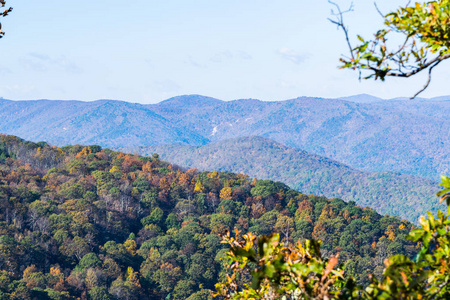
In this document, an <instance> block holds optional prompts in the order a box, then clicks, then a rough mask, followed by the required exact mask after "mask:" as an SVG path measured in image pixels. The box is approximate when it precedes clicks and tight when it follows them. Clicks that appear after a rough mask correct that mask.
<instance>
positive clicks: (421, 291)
mask: <svg viewBox="0 0 450 300" xmlns="http://www.w3.org/2000/svg"><path fill="white" fill-rule="evenodd" d="M441 185H442V186H443V187H444V190H442V191H441V192H439V193H438V194H437V195H438V196H440V197H441V199H440V201H441V202H443V201H446V203H447V206H448V211H447V213H445V214H444V213H443V212H442V211H441V210H439V211H438V213H437V216H433V214H431V213H429V212H428V213H427V218H425V217H421V218H420V221H419V223H420V228H416V229H412V230H411V231H410V233H409V235H408V239H409V240H411V241H413V242H416V243H417V244H418V245H420V250H419V253H418V254H417V255H416V257H415V258H414V260H412V259H410V258H409V257H408V256H405V255H392V256H391V257H389V258H387V259H386V260H385V261H384V264H385V266H386V268H385V269H384V271H383V275H382V279H381V280H380V279H377V278H376V277H375V276H371V277H370V283H369V285H368V286H367V287H362V286H358V285H356V284H355V281H354V279H353V278H351V277H350V276H347V275H346V274H345V273H344V271H343V270H342V269H340V267H339V266H338V255H336V256H334V257H331V258H330V259H329V260H328V261H327V260H326V259H324V258H322V255H321V253H320V249H319V248H320V244H321V242H320V241H315V240H305V241H304V242H303V244H302V243H297V245H295V246H292V245H290V246H283V245H282V244H281V243H280V237H279V235H278V234H271V235H269V236H262V237H260V238H259V239H257V237H256V236H255V235H253V234H252V233H248V234H246V235H243V236H241V235H240V232H239V231H238V230H235V231H236V234H235V237H232V236H231V235H230V233H227V234H225V235H224V236H223V241H222V242H223V243H226V244H229V245H230V250H229V251H228V252H227V254H226V256H225V259H226V260H228V263H227V264H226V265H227V266H228V268H229V269H230V271H231V275H227V277H226V279H225V280H224V281H222V282H219V283H217V284H216V289H217V294H216V295H217V296H219V295H220V296H223V297H225V298H226V299H281V298H283V299H373V300H375V299H411V300H412V299H450V232H449V230H448V228H449V225H450V178H448V177H446V176H442V183H441ZM390 229H392V228H390ZM384 240H385V241H387V240H388V239H386V238H384ZM352 263H353V262H352V261H349V264H348V269H351V268H352ZM245 274H250V275H251V277H252V280H251V285H249V284H245V283H244V284H240V283H239V276H242V275H245Z"/></svg>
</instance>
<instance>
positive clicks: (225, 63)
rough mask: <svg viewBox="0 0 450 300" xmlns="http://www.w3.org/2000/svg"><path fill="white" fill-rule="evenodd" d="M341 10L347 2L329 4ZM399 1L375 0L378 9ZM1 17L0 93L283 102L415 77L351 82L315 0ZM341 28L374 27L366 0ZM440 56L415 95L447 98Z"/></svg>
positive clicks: (82, 7) (72, 7)
mask: <svg viewBox="0 0 450 300" xmlns="http://www.w3.org/2000/svg"><path fill="white" fill-rule="evenodd" d="M337 2H338V3H339V4H341V5H342V6H343V7H345V6H346V5H348V3H349V1H343V0H337ZM404 3H406V1H394V0H391V1H379V6H380V8H381V9H382V10H383V11H386V12H387V11H389V10H392V9H394V8H395V7H397V6H399V5H402V4H404ZM7 5H10V6H13V7H14V11H13V13H12V14H11V15H10V16H8V17H6V18H3V19H2V23H3V30H4V31H6V36H5V37H4V38H3V39H1V40H0V55H1V56H0V78H1V80H0V96H2V97H4V98H8V99H43V98H45V99H77V100H85V101H90V100H96V99H119V100H126V101H131V102H140V103H155V102H159V101H161V100H164V99H167V98H169V97H172V96H176V95H181V94H202V95H207V96H211V97H215V98H219V99H222V100H232V99H240V98H257V99H261V100H269V101H270V100H283V99H289V98H295V97H299V96H314V97H341V96H348V95H353V94H359V93H368V94H372V95H375V96H378V97H382V98H391V97H398V96H411V95H412V94H414V92H415V91H417V89H418V88H419V87H421V86H422V85H423V83H424V81H425V78H424V77H423V76H419V77H417V78H413V79H410V80H404V79H394V80H389V81H388V82H386V83H381V82H374V81H365V82H361V83H360V82H359V81H358V75H357V73H354V72H351V71H342V70H338V69H337V66H338V59H339V57H340V55H341V54H343V53H345V52H346V48H345V47H346V44H345V41H344V39H343V33H342V32H340V31H337V29H336V26H334V25H332V24H331V23H330V22H329V21H328V20H327V17H329V16H330V9H331V6H330V4H328V2H327V1H326V0H315V1H311V0H308V1H307V0H277V1H273V0H271V1H266V0H258V1H256V0H227V1H217V0H159V1H154V0H133V1H127V2H125V1H116V0H109V1H104V0H96V1H86V0H79V1H61V0H46V1H36V0H21V1H12V0H9V1H7ZM346 19H347V23H348V24H349V26H350V30H351V33H353V36H354V35H356V33H361V34H363V35H365V36H369V35H370V34H371V33H372V32H374V31H375V30H376V29H377V28H378V27H379V26H380V24H381V23H382V20H381V19H380V17H379V16H378V14H377V13H376V11H375V9H374V6H373V2H372V1H365V0H364V1H356V6H355V11H354V12H353V13H351V14H348V15H347V16H346ZM449 66H450V64H449V62H444V63H442V64H441V65H440V68H439V69H436V72H435V75H434V80H433V82H432V84H431V86H430V88H429V90H428V91H427V92H426V93H424V94H423V96H425V97H434V96H441V95H448V94H450V88H449V87H448V86H449V85H448V84H447V82H448V81H449V80H450V71H449V70H450V68H449Z"/></svg>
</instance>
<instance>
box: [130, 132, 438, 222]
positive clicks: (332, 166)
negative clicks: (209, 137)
mask: <svg viewBox="0 0 450 300" xmlns="http://www.w3.org/2000/svg"><path fill="white" fill-rule="evenodd" d="M123 150H127V151H131V152H136V153H139V154H140V155H151V154H153V153H158V154H159V155H160V157H161V158H162V159H164V160H168V161H172V162H173V163H175V164H178V165H181V166H183V167H188V168H196V169H199V170H200V171H205V170H218V171H222V172H233V173H243V174H248V175H250V176H254V177H258V178H261V179H266V180H275V181H281V182H284V183H286V184H288V185H289V186H290V187H292V188H294V189H296V190H298V191H300V192H302V193H305V194H310V193H312V194H315V195H321V196H322V195H323V196H326V197H330V198H341V199H344V200H345V201H355V202H356V203H357V204H359V205H361V206H369V207H371V208H373V209H376V210H377V211H379V212H380V213H382V214H395V215H398V216H400V217H402V218H406V219H408V220H410V221H413V222H416V221H417V218H418V217H419V216H420V215H423V214H425V212H426V211H427V210H431V211H436V210H437V207H438V206H437V205H435V203H437V201H436V197H435V196H434V195H435V194H436V192H437V191H439V187H438V183H437V182H433V181H431V180H427V179H423V178H418V177H415V176H412V175H405V174H401V173H394V172H382V173H373V172H364V171H359V170H356V169H354V168H351V167H350V166H347V165H345V164H342V163H340V162H338V161H335V160H332V159H329V158H326V157H322V156H319V155H315V154H311V153H308V152H306V151H303V150H300V149H294V148H291V147H288V146H285V145H283V144H280V143H277V142H275V141H272V140H269V139H266V138H262V137H240V138H235V139H230V140H225V141H219V142H215V143H211V144H207V145H203V146H189V145H159V146H147V147H136V148H128V149H123ZM387 200H389V201H387ZM411 207H414V209H411Z"/></svg>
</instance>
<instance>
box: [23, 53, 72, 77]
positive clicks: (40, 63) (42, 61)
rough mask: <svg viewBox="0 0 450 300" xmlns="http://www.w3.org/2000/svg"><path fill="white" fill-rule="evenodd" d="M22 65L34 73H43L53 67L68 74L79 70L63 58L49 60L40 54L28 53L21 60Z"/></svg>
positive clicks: (49, 58) (48, 57) (46, 56)
mask: <svg viewBox="0 0 450 300" xmlns="http://www.w3.org/2000/svg"><path fill="white" fill-rule="evenodd" d="M21 61H22V63H23V64H24V65H25V67H27V68H28V69H31V70H33V71H36V72H45V71H47V70H50V69H51V68H53V67H57V68H59V69H60V70H63V71H65V72H68V73H80V72H81V68H80V67H78V65H77V64H76V63H74V62H73V61H71V60H69V59H68V58H66V57H65V56H60V57H58V58H51V57H50V56H48V55H46V54H42V53H35V52H33V53H29V54H28V56H27V57H26V58H23V59H22V60H21Z"/></svg>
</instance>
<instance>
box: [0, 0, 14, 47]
mask: <svg viewBox="0 0 450 300" xmlns="http://www.w3.org/2000/svg"><path fill="white" fill-rule="evenodd" d="M5 5H6V2H5V0H0V7H5ZM10 12H12V7H10V8H8V9H5V10H4V11H3V12H0V16H1V17H6V16H7V15H8V14H9V13H10ZM4 35H5V32H3V31H2V23H0V39H1V38H2V37H3V36H4Z"/></svg>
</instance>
